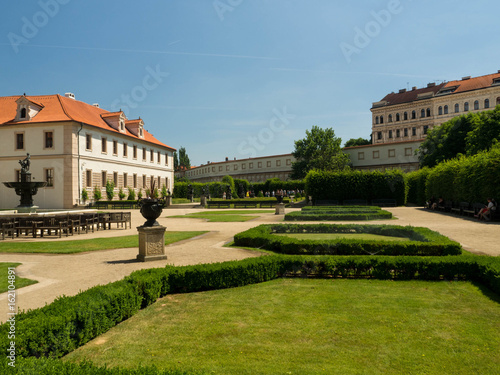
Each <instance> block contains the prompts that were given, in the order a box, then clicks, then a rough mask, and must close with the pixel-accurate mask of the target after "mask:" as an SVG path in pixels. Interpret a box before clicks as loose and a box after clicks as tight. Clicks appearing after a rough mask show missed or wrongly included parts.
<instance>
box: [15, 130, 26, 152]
mask: <svg viewBox="0 0 500 375" xmlns="http://www.w3.org/2000/svg"><path fill="white" fill-rule="evenodd" d="M16 150H24V133H16Z"/></svg>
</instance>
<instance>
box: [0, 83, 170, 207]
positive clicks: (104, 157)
mask: <svg viewBox="0 0 500 375" xmlns="http://www.w3.org/2000/svg"><path fill="white" fill-rule="evenodd" d="M174 151H175V149H174V148H172V147H170V146H167V145H166V144H164V143H162V142H160V141H159V140H158V139H156V138H155V137H153V135H152V134H150V133H149V132H148V131H146V129H145V128H144V121H143V120H141V119H140V118H139V119H132V120H129V119H127V117H126V116H125V114H124V113H123V112H121V111H119V112H109V111H106V110H104V109H101V108H99V106H98V105H97V104H94V105H90V104H87V103H84V102H81V101H78V100H76V99H75V97H74V95H73V94H70V93H67V94H66V95H65V96H61V95H45V96H26V95H22V96H8V97H0V165H1V168H0V179H1V181H2V182H3V181H18V179H19V174H20V170H21V166H20V164H19V160H21V159H24V158H25V157H26V154H27V153H29V154H30V157H31V169H30V172H31V173H32V178H33V179H35V181H46V182H47V186H46V187H45V188H42V189H40V190H39V191H38V194H37V195H36V196H35V197H34V201H35V204H36V205H37V206H39V207H40V208H49V209H59V208H71V207H74V206H76V205H80V204H82V203H83V202H82V200H81V197H82V191H83V189H86V190H87V191H88V194H89V198H90V199H91V198H92V195H93V191H94V189H96V188H97V189H100V190H101V192H102V196H103V199H106V193H105V186H106V182H107V181H108V180H109V181H113V182H114V184H115V199H118V198H117V195H118V192H119V190H120V188H121V189H122V190H123V191H124V193H125V194H127V195H128V188H130V189H134V190H135V191H136V193H138V192H139V190H143V192H144V189H146V188H149V187H150V186H151V184H152V182H153V181H154V182H155V184H156V186H157V187H160V188H161V187H162V186H166V187H167V189H169V190H170V191H173V182H174V178H173V177H174V171H173V152H174ZM18 204H19V197H18V196H16V194H15V192H14V190H13V189H8V188H6V187H5V186H4V185H3V184H0V208H14V207H15V206H17V205H18Z"/></svg>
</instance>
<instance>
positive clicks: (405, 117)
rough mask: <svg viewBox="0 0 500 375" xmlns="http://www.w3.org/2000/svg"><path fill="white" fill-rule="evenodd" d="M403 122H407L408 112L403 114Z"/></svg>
mask: <svg viewBox="0 0 500 375" xmlns="http://www.w3.org/2000/svg"><path fill="white" fill-rule="evenodd" d="M403 120H405V121H406V120H408V112H405V113H404V115H403Z"/></svg>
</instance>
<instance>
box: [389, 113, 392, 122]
mask: <svg viewBox="0 0 500 375" xmlns="http://www.w3.org/2000/svg"><path fill="white" fill-rule="evenodd" d="M389 122H392V114H391V115H389Z"/></svg>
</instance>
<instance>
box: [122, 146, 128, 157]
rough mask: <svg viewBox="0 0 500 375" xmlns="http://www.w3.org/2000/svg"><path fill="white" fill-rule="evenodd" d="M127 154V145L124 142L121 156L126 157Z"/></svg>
mask: <svg viewBox="0 0 500 375" xmlns="http://www.w3.org/2000/svg"><path fill="white" fill-rule="evenodd" d="M127 156H128V145H127V144H126V143H124V144H123V157H124V158H126V157H127Z"/></svg>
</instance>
